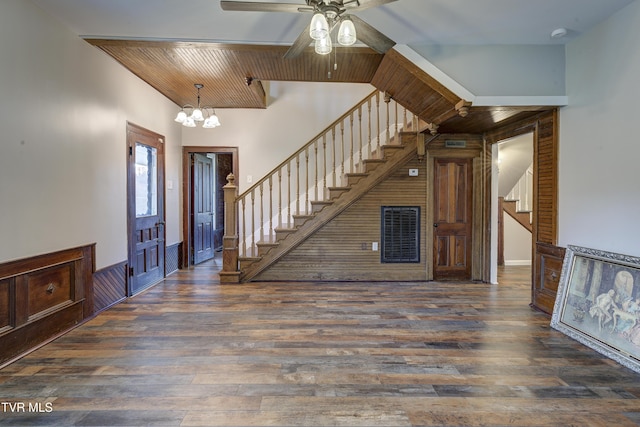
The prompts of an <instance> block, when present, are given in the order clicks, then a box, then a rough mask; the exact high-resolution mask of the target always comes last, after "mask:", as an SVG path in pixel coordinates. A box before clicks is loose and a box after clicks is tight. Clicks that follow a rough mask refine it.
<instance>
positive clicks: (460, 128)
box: [86, 39, 549, 134]
mask: <svg viewBox="0 0 640 427" xmlns="http://www.w3.org/2000/svg"><path fill="white" fill-rule="evenodd" d="M86 41H87V42H88V43H90V44H92V45H94V46H96V47H98V48H100V49H102V50H103V51H104V52H106V53H107V54H108V55H110V56H111V57H113V58H114V59H115V60H116V61H118V62H119V63H120V64H122V65H123V66H124V67H125V68H127V69H128V70H129V71H131V72H132V73H133V74H135V75H136V76H138V77H140V78H141V79H142V80H144V81H145V82H147V83H148V84H149V85H151V86H152V87H153V88H155V89H156V90H158V91H159V92H160V93H162V94H163V95H165V96H166V97H167V98H169V99H170V100H171V101H173V102H175V103H176V105H178V106H182V105H185V104H194V103H195V102H196V89H195V87H194V84H195V83H201V84H203V85H204V88H203V89H202V90H201V100H202V102H201V104H202V105H203V106H204V105H207V106H212V107H214V108H267V97H266V95H265V90H264V87H263V85H262V81H265V82H266V81H271V80H272V81H308V82H345V83H369V84H371V85H373V86H374V87H376V88H377V89H379V90H381V91H384V92H387V93H388V94H389V95H390V96H391V97H393V99H395V100H396V101H397V102H398V103H400V104H401V105H403V106H404V107H406V108H407V109H409V110H410V111H412V112H414V113H415V114H418V116H419V117H420V118H421V119H422V120H424V121H425V122H426V123H429V124H430V126H431V128H432V129H433V130H434V131H437V132H438V133H475V134H479V133H483V132H486V131H488V130H491V129H495V128H497V127H500V126H503V125H506V124H509V123H513V122H516V121H519V120H521V119H524V118H527V117H529V116H532V115H535V114H537V113H539V112H541V111H544V110H547V109H549V108H545V107H540V106H534V107H499V106H498V107H473V106H471V105H470V104H469V103H468V102H466V101H465V100H463V99H460V98H458V97H457V96H456V95H455V94H453V93H452V92H451V91H449V90H448V89H447V88H445V87H444V86H442V85H441V84H440V83H439V82H437V81H436V80H435V79H433V78H432V77H431V76H429V75H428V74H426V73H425V72H424V71H422V70H421V69H419V68H418V67H416V66H415V65H414V64H413V63H411V62H410V61H408V60H407V59H406V58H405V57H403V56H402V55H401V54H399V53H398V52H397V51H395V50H393V49H390V50H389V51H388V52H387V53H386V54H378V53H376V52H375V51H373V50H372V49H370V48H368V47H349V48H344V47H341V48H338V53H337V57H335V56H334V55H331V56H330V57H329V56H321V55H317V54H315V53H314V51H313V48H309V49H307V50H306V51H305V52H303V53H302V54H301V55H300V56H298V57H297V58H294V59H284V58H283V56H284V54H285V52H286V51H287V50H288V48H289V47H288V46H265V45H229V44H218V43H202V42H165V41H141V40H110V39H87V40H86ZM334 58H337V64H338V67H337V69H336V70H333V69H332V68H333V62H334ZM330 69H331V77H330V78H329V76H328V71H329V70H330Z"/></svg>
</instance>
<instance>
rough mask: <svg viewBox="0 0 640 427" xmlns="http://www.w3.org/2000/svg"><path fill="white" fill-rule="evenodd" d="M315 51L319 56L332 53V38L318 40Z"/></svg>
mask: <svg viewBox="0 0 640 427" xmlns="http://www.w3.org/2000/svg"><path fill="white" fill-rule="evenodd" d="M315 49H316V53H317V54H318V55H327V54H329V53H331V50H332V46H331V37H324V38H322V39H318V40H316V43H315Z"/></svg>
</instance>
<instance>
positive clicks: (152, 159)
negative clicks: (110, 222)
mask: <svg viewBox="0 0 640 427" xmlns="http://www.w3.org/2000/svg"><path fill="white" fill-rule="evenodd" d="M157 214H158V151H157V150H156V149H155V148H153V147H149V146H147V145H144V144H140V143H136V217H141V216H149V215H157Z"/></svg>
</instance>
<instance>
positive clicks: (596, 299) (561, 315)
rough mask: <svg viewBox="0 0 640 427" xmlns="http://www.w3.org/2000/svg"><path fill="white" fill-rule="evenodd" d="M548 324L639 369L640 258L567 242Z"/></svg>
mask: <svg viewBox="0 0 640 427" xmlns="http://www.w3.org/2000/svg"><path fill="white" fill-rule="evenodd" d="M551 327H552V328H554V329H557V330H558V331H560V332H562V333H564V334H566V335H567V336H569V337H571V338H573V339H575V340H577V341H579V342H581V343H582V344H584V345H586V346H588V347H590V348H592V349H594V350H596V351H597V352H599V353H601V354H603V355H605V356H607V357H609V358H611V359H613V360H615V361H616V362H618V363H620V364H622V365H624V366H626V367H627V368H629V369H631V370H633V371H635V372H640V258H637V257H633V256H629V255H621V254H616V253H611V252H605V251H600V250H597V249H589V248H583V247H580V246H572V245H568V246H567V250H566V252H565V257H564V261H563V264H562V273H561V275H560V284H559V286H558V295H557V298H556V302H555V306H554V308H553V315H552V317H551Z"/></svg>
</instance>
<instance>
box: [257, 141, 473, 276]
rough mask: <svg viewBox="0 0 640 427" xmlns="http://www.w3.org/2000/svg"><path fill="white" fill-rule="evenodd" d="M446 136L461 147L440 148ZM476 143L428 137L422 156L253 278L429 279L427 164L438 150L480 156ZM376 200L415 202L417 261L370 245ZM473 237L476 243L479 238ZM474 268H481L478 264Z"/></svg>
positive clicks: (377, 216)
mask: <svg viewBox="0 0 640 427" xmlns="http://www.w3.org/2000/svg"><path fill="white" fill-rule="evenodd" d="M446 139H465V140H466V141H467V147H466V148H460V149H458V148H454V149H451V148H446V147H445V146H444V144H445V140H446ZM482 146H483V144H482V138H481V137H480V136H469V135H464V136H462V135H442V136H440V137H438V138H437V139H435V140H432V141H430V143H429V145H428V147H427V150H428V151H429V155H428V156H427V158H426V159H425V160H423V161H420V160H418V159H417V157H416V158H413V159H412V160H410V161H408V162H407V163H405V164H404V165H403V166H401V167H399V168H398V169H397V170H396V171H395V172H394V173H393V174H392V175H391V176H390V177H389V178H387V179H386V180H384V181H383V182H381V183H380V184H378V185H377V186H376V187H375V188H374V189H373V190H371V191H370V192H368V193H367V194H366V195H364V196H363V197H362V198H361V199H360V200H359V201H357V202H356V203H354V204H353V205H352V206H350V207H349V208H348V209H347V210H346V211H345V212H343V213H342V214H340V215H339V216H338V217H336V218H335V219H334V220H332V221H331V222H329V223H328V224H326V225H325V226H324V227H323V228H321V229H320V230H319V231H318V232H317V233H315V234H314V235H312V236H311V237H310V238H309V239H308V240H307V241H305V242H304V243H302V244H300V246H298V247H297V248H295V249H294V250H293V251H291V252H290V253H289V254H287V255H286V256H284V257H283V258H282V259H280V260H279V261H278V262H276V263H275V264H274V265H273V266H271V267H270V268H269V269H267V270H265V271H264V272H262V273H261V274H260V275H258V276H257V277H256V280H284V281H286V280H327V281H332V280H335V281H340V280H343V281H362V280H372V281H375V280H389V281H392V280H395V281H422V280H431V277H432V276H430V274H432V269H431V268H430V266H431V264H432V262H433V261H432V260H433V249H432V245H433V227H432V226H433V212H432V211H431V210H432V203H431V200H432V197H433V194H432V193H433V188H431V187H430V184H429V183H430V179H429V178H430V177H431V176H432V172H431V171H430V170H428V169H430V168H432V161H433V158H434V157H438V156H446V157H456V156H461V157H470V158H474V157H475V158H477V159H478V161H480V157H479V156H480V155H481V150H482ZM474 167H475V166H474ZM409 169H418V176H417V177H414V176H409ZM480 187H481V186H478V187H474V191H480ZM474 199H475V198H474ZM479 199H480V197H479V198H478V200H479ZM382 206H419V207H420V211H421V213H420V262H419V263H382V262H381V260H380V251H379V250H378V251H373V250H372V243H373V242H377V243H378V245H379V248H380V245H381V242H382V238H381V234H380V233H381V213H380V212H381V207H382ZM474 215H476V214H474ZM478 218H479V222H477V223H474V228H478V227H479V225H478V224H481V222H482V221H483V220H484V216H482V215H481V214H480V212H479V213H478ZM480 232H481V231H480ZM474 239H475V234H474ZM478 243H479V244H480V246H479V248H481V242H478ZM479 252H482V251H481V249H478V250H476V248H475V246H474V261H473V262H474V263H475V262H481V260H482V257H481V256H480V255H481V254H479ZM479 270H480V271H482V268H481V266H480V268H479Z"/></svg>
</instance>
